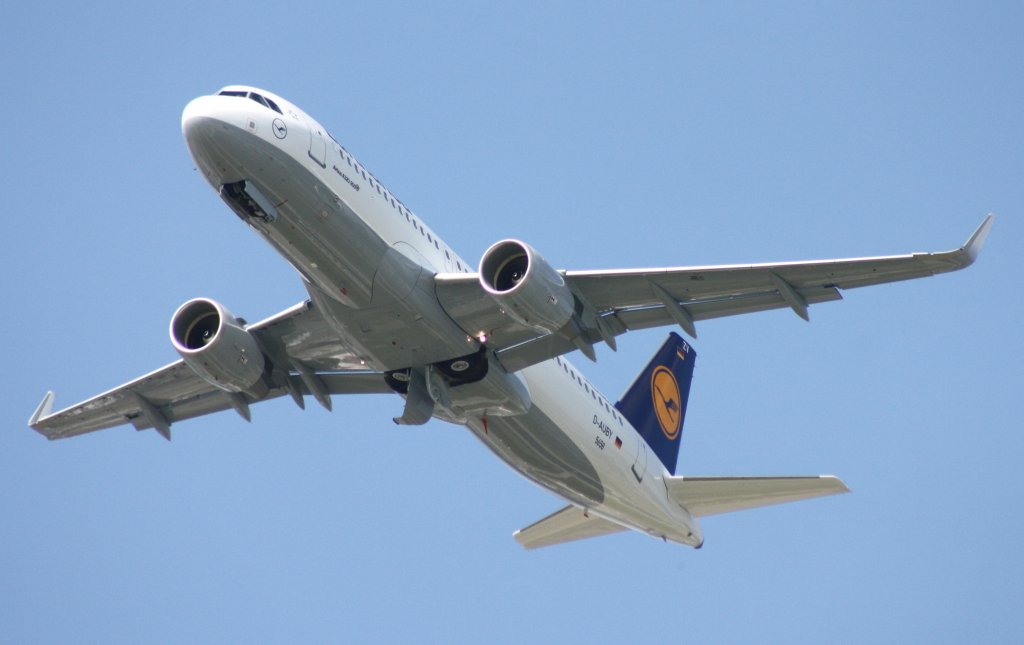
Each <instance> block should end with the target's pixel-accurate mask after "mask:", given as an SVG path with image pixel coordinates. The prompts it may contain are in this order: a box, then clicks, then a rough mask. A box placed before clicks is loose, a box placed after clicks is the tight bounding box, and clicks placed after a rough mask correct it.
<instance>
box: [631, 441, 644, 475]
mask: <svg viewBox="0 0 1024 645" xmlns="http://www.w3.org/2000/svg"><path fill="white" fill-rule="evenodd" d="M636 445H637V449H636V461H634V462H633V476H634V477H636V480H637V481H638V482H642V481H643V480H644V473H645V472H647V442H646V441H644V440H643V438H642V437H637V442H636Z"/></svg>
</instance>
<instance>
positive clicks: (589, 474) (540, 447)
mask: <svg viewBox="0 0 1024 645" xmlns="http://www.w3.org/2000/svg"><path fill="white" fill-rule="evenodd" d="M470 429H471V430H472V431H473V432H474V434H476V435H477V437H478V438H480V440H482V441H483V442H484V444H485V445H486V446H487V447H488V448H490V449H491V451H493V452H494V453H495V454H496V455H498V457H500V458H501V459H502V460H503V461H505V462H506V463H507V464H508V465H509V466H511V467H512V468H513V469H514V470H516V471H517V472H519V473H521V474H522V475H524V476H525V477H526V478H528V479H530V480H531V481H533V482H535V483H537V484H539V485H541V486H543V487H544V488H547V489H548V490H550V491H552V492H553V493H555V494H557V495H561V496H562V497H564V498H566V499H568V500H570V501H572V502H574V503H576V504H579V505H580V506H585V507H594V506H597V505H599V504H602V503H603V502H604V497H605V491H604V486H603V485H602V483H601V478H600V477H599V476H598V474H597V469H595V468H594V465H593V464H592V463H591V462H590V460H589V459H587V456H586V455H585V454H584V453H583V451H582V450H580V448H579V446H577V445H576V443H575V442H574V441H573V440H572V438H570V437H569V435H567V434H566V433H565V432H564V431H562V429H561V428H559V427H558V424H556V423H555V422H554V421H553V420H552V419H551V418H550V417H548V416H547V415H546V414H545V413H544V412H543V411H542V410H540V409H539V408H538V407H537V406H534V407H533V408H532V409H531V410H530V411H529V412H528V413H526V414H524V415H520V416H514V417H493V418H488V419H487V422H486V424H484V423H483V422H482V421H481V420H475V421H474V422H472V423H471V424H470Z"/></svg>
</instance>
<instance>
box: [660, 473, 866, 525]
mask: <svg viewBox="0 0 1024 645" xmlns="http://www.w3.org/2000/svg"><path fill="white" fill-rule="evenodd" d="M665 486H666V488H667V489H668V494H669V496H670V497H671V498H672V499H673V500H675V501H676V503H677V504H679V505H680V506H682V507H683V508H685V509H686V510H688V511H689V512H690V514H691V515H693V516H694V517H706V516H708V515H718V514H719V513H731V512H733V511H742V510H746V509H750V508H758V507H761V506H769V505H771V504H783V503H785V502H796V501H799V500H802V499H811V498H814V497H821V496H824V495H835V494H838V493H848V492H850V489H849V488H847V487H846V484H844V483H843V482H842V480H841V479H839V478H838V477H833V476H832V475H817V476H810V477H669V478H667V479H666V480H665Z"/></svg>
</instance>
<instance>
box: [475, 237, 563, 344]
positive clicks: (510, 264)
mask: <svg viewBox="0 0 1024 645" xmlns="http://www.w3.org/2000/svg"><path fill="white" fill-rule="evenodd" d="M480 285H481V286H482V287H483V288H484V291H486V292H487V293H488V294H490V296H491V297H492V298H494V301H495V302H497V303H498V306H499V307H501V309H502V310H503V311H504V312H505V313H506V314H508V315H509V316H510V317H512V318H513V319H514V320H516V322H519V323H521V324H523V325H526V326H528V327H533V328H535V329H539V330H541V331H545V332H556V331H558V330H560V329H562V328H563V327H564V326H565V325H566V324H568V322H569V321H570V320H571V319H572V316H573V313H574V310H575V304H576V303H575V299H574V298H573V295H572V292H571V291H570V290H569V287H567V286H566V284H565V280H564V279H563V278H562V275H561V274H560V273H558V271H555V270H554V269H553V268H552V267H551V265H550V264H548V263H547V262H546V261H545V260H544V258H542V257H541V256H540V254H539V253H537V251H535V250H534V249H533V247H531V246H530V245H529V244H526V243H524V242H520V241H519V240H502V241H501V242H498V243H496V244H494V245H492V246H491V248H489V249H487V251H486V252H485V253H484V255H483V257H482V258H481V259H480Z"/></svg>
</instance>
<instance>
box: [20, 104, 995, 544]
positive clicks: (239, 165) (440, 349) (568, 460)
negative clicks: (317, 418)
mask: <svg viewBox="0 0 1024 645" xmlns="http://www.w3.org/2000/svg"><path fill="white" fill-rule="evenodd" d="M181 124H182V130H183V133H184V136H185V141H186V144H187V145H188V149H189V152H190V153H191V155H192V158H193V160H194V161H195V164H196V167H197V168H198V169H199V170H200V171H201V172H202V174H203V176H204V177H205V178H206V181H207V182H209V184H210V185H211V186H212V187H213V189H214V190H215V191H217V192H218V194H219V195H220V196H221V198H222V199H223V200H224V202H225V203H227V205H228V206H229V207H230V208H231V210H233V211H234V212H235V214H236V215H238V217H239V218H240V219H241V220H242V221H243V222H245V223H246V224H247V225H248V226H249V228H251V229H253V230H254V231H256V233H258V234H259V235H260V236H262V237H263V239H265V240H266V241H267V242H268V243H269V244H271V245H272V246H273V247H274V248H275V249H276V250H277V251H278V252H279V253H280V254H281V255H282V256H284V258H285V259H286V260H287V261H288V262H289V263H290V264H291V265H292V266H293V267H295V269H296V270H297V271H298V272H299V275H300V276H301V278H302V281H303V284H304V286H305V288H306V291H307V292H308V294H309V298H308V300H306V301H305V302H301V303H299V304H297V305H295V306H293V307H291V308H289V309H286V310H284V311H282V312H281V313H279V314H277V315H275V316H272V317H271V318H268V319H267V320H264V321H262V322H258V323H256V324H252V325H249V324H247V323H246V322H245V321H244V320H242V319H240V318H236V317H235V316H234V315H233V314H232V313H231V312H229V311H228V310H227V309H226V308H225V307H224V306H223V305H221V304H220V303H219V302H215V301H213V300H210V299H207V298H197V299H195V300H190V301H189V302H186V303H185V304H183V305H182V306H181V307H180V308H179V309H178V310H177V312H176V313H175V314H174V316H173V318H172V319H171V324H170V336H171V343H172V344H173V346H174V349H175V350H177V352H178V353H179V354H180V355H181V359H180V360H178V361H175V362H174V363H171V364H170V365H167V366H166V367H162V368H160V369H158V370H156V371H154V372H151V373H149V374H146V375H145V376H142V377H140V378H137V379H135V380H133V381H131V382H129V383H126V384H125V385H122V386H120V387H118V388H115V389H113V390H110V391H109V392H105V393H103V394H100V395H99V396H96V397H94V398H92V399H89V400H88V401H84V402H82V403H79V404H77V405H74V406H72V407H70V408H67V409H65V410H62V411H60V412H57V413H53V412H52V409H53V400H54V395H53V393H52V392H49V393H47V394H46V396H45V397H44V398H43V401H42V403H40V405H39V407H38V409H37V410H36V412H35V414H33V415H32V418H31V420H30V421H29V425H30V426H31V427H32V428H34V429H36V430H37V431H39V432H40V433H42V434H43V435H45V436H46V437H47V438H49V439H63V438H65V437H71V436H75V435H80V434H83V433H86V432H92V431H94V430H100V429H103V428H109V427H112V426H118V425H122V424H131V425H132V426H134V427H135V429H136V430H145V429H149V428H152V429H154V430H155V431H156V432H158V433H160V434H161V435H163V437H164V438H166V439H168V440H169V439H170V438H171V426H172V425H173V424H175V423H177V422H178V421H182V420H184V419H189V418H192V417H196V416H199V415H204V414H208V413H211V412H216V411H219V410H225V409H234V410H235V411H236V412H237V413H238V414H240V415H241V416H243V417H244V418H245V419H247V420H248V419H250V407H251V406H252V404H254V403H258V402H260V401H265V400H267V399H272V398H275V397H279V396H285V395H288V396H290V397H291V398H292V399H293V400H294V401H295V403H296V404H297V405H298V406H299V407H300V408H304V407H305V400H306V397H307V396H310V397H312V398H313V399H315V400H316V401H317V402H318V403H320V404H321V405H322V406H324V407H325V408H327V409H328V410H330V409H331V397H332V396H333V395H338V394H358V393H372V392H395V393H398V394H400V395H401V396H402V397H403V398H404V407H403V408H402V410H401V414H400V415H399V416H397V417H396V418H395V419H394V421H395V423H398V424H406V425H417V424H423V423H426V422H427V421H428V420H429V419H431V418H432V417H436V418H439V419H443V420H445V421H450V422H452V423H457V424H462V425H465V426H466V427H467V428H469V430H470V431H471V432H472V433H473V434H474V435H476V437H477V438H478V439H480V441H482V442H483V443H484V445H486V446H487V447H488V448H490V449H491V450H492V451H493V452H494V454H496V455H497V456H498V457H499V458H500V459H502V460H504V461H505V462H506V463H507V464H508V465H509V466H511V467H512V468H513V469H515V470H516V471H518V472H519V473H521V474H522V475H523V476H525V477H526V478H527V479H529V480H531V481H533V482H536V483H537V484H539V485H541V486H543V487H544V488H546V489H548V490H550V491H551V492H553V493H555V494H556V495H559V496H561V497H563V498H565V500H566V501H567V502H568V505H567V506H566V507H565V508H563V509H561V510H559V511H557V512H555V513H554V514H552V515H550V516H548V517H545V518H544V519H542V520H540V521H538V522H536V523H534V524H532V525H530V526H528V527H526V528H524V529H522V530H520V531H517V532H516V533H515V539H516V540H517V541H518V542H519V543H520V544H522V545H523V546H524V547H526V548H534V547H541V546H547V545H551V544H558V543H562V542H568V541H572V540H578V539H582V538H588V537H594V536H598V535H604V534H609V533H615V532H618V531H623V530H626V529H636V530H637V531H641V532H643V533H647V534H649V535H652V536H655V537H658V538H662V539H663V540H667V541H672V542H678V543H681V544H686V545H690V546H693V547H700V546H701V545H702V544H703V542H704V537H703V534H702V532H701V529H700V526H699V524H698V518H699V517H702V516H706V515H713V514H716V513H724V512H729V511H736V510H741V509H747V508H753V507H758V506H764V505H768V504H775V503H779V502H788V501H794V500H799V499H806V498H810V497H817V496H821V495H830V494H833V493H842V492H846V491H847V488H846V486H845V485H844V484H843V483H842V481H840V480H839V479H837V478H836V477H832V476H811V477H684V476H678V475H676V457H677V454H678V451H679V442H680V436H681V433H682V427H683V420H684V417H685V415H686V408H687V398H688V394H689V390H690V380H691V378H692V376H693V366H694V361H695V360H696V352H695V351H694V350H693V348H692V347H691V346H690V344H689V343H688V342H687V341H685V340H684V339H683V338H681V337H680V336H678V335H677V334H675V333H672V334H671V335H670V336H669V339H668V340H667V341H666V343H665V344H664V345H663V346H662V348H661V349H660V350H659V351H658V352H657V353H656V354H655V356H654V358H653V359H652V360H651V362H650V364H649V365H648V366H647V367H646V368H645V369H644V370H643V371H642V372H641V373H640V375H639V376H638V377H637V379H636V381H635V382H634V383H633V385H632V386H631V387H630V388H629V389H628V390H627V391H626V393H625V395H624V396H623V397H622V399H620V400H619V401H618V402H616V403H612V402H611V401H610V400H609V399H607V398H605V397H604V396H603V395H602V394H601V393H600V392H598V391H597V389H596V388H595V387H594V386H593V385H591V384H590V383H589V382H588V381H587V379H586V378H585V377H584V376H583V375H582V374H581V373H580V371H579V370H578V369H577V368H575V367H574V366H573V365H572V364H571V363H570V362H569V361H568V360H566V359H565V358H564V356H565V355H566V354H568V353H570V352H572V351H574V350H579V351H580V352H582V353H583V354H584V355H585V356H587V357H588V358H589V359H591V360H594V359H595V350H594V347H595V345H597V344H599V343H605V344H607V345H608V346H610V347H611V348H612V349H613V350H614V349H615V345H616V343H615V339H616V337H617V336H619V335H620V334H623V333H625V332H627V331H629V330H635V329H647V328H651V327H657V326H662V325H673V324H677V325H679V326H680V327H681V328H682V329H683V330H684V331H685V332H686V333H687V334H688V335H689V336H691V337H696V327H695V325H696V322H697V321H701V320H706V319H710V318H718V317H721V316H731V315H735V314H745V313H751V312H756V311H763V310H768V309H776V308H787V307H788V308H790V309H792V310H793V311H794V312H796V314H797V315H799V316H800V317H801V318H804V319H807V309H808V306H809V305H812V304H817V303H820V302H827V301H829V300H838V299H840V298H841V296H840V294H839V290H840V289H850V288H854V287H863V286H867V285H873V284H879V283H883V282H891V281H896V280H906V279H910V278H919V277H923V276H929V275H934V274H936V273H943V272H946V271H955V270H957V269H962V268H964V267H966V266H968V265H969V264H971V263H972V262H973V261H974V260H975V258H976V257H977V255H978V252H979V251H980V249H981V246H982V244H983V242H984V240H985V237H986V235H987V234H988V231H989V229H990V227H991V225H992V216H991V215H989V216H988V217H986V218H985V220H984V221H983V222H982V224H981V226H980V227H979V228H978V229H977V231H975V233H974V234H973V235H972V236H971V237H970V239H969V240H968V241H967V242H966V244H964V246H962V247H960V248H959V249H957V250H954V251H947V252H943V253H921V254H913V255H901V256H890V257H875V258H857V259H848V260H827V261H819V262H791V263H784V264H757V265H742V266H704V267H682V268H661V269H632V270H603V271H564V270H556V269H555V268H553V267H552V265H550V264H548V262H547V261H545V260H544V258H543V257H541V256H540V254H538V253H537V251H536V250H534V249H533V248H532V247H531V246H530V245H528V244H526V243H525V242H522V241H519V240H513V239H508V240H502V241H500V242H497V243H496V244H494V245H493V246H491V247H490V248H489V249H487V251H486V252H485V253H484V254H483V257H482V258H481V260H480V263H479V265H478V266H477V268H476V269H475V270H474V269H473V268H471V266H470V265H469V264H468V263H467V262H466V261H465V260H463V259H462V258H461V257H459V256H458V255H456V254H455V252H454V251H453V250H452V249H451V248H450V247H449V246H448V245H446V244H445V243H444V242H443V241H442V240H441V238H439V237H438V236H437V235H436V234H435V233H434V232H433V231H432V230H431V229H430V228H428V227H427V225H426V224H424V223H423V220H421V219H420V218H419V217H417V216H416V215H415V214H414V213H413V212H412V211H411V210H409V208H408V207H406V205H405V204H404V203H402V202H401V201H400V200H399V199H398V198H397V197H396V196H395V194H394V193H392V192H391V191H390V190H388V189H387V188H385V187H384V186H383V185H382V184H381V183H380V182H379V181H378V180H377V179H376V178H375V177H374V176H373V175H372V174H370V172H369V171H368V170H366V168H365V167H364V166H362V165H361V164H360V163H359V162H358V161H356V159H355V158H354V157H353V156H352V155H351V154H350V153H349V152H348V150H346V149H345V148H344V147H343V146H342V145H341V144H340V143H338V141H337V140H336V139H334V138H333V137H332V136H330V135H329V134H328V132H327V130H326V129H325V128H324V127H323V126H322V125H320V124H319V123H317V122H316V121H315V120H313V119H312V118H310V117H309V116H308V115H307V114H306V113H304V112H303V111H302V110H300V109H299V108H298V107H296V106H295V105H293V104H292V103H289V102H288V101H286V100H284V99H282V98H280V97H278V96H275V95H274V94H271V93H270V92H265V91H263V90H260V89H256V88H252V87H243V86H229V87H226V88H224V89H223V90H221V91H220V92H218V93H217V94H216V95H214V96H203V97H200V98H197V99H195V100H193V101H192V102H190V103H189V104H188V106H187V107H186V108H185V111H184V113H183V114H182V119H181Z"/></svg>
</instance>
